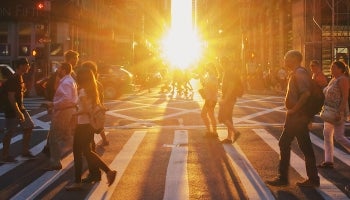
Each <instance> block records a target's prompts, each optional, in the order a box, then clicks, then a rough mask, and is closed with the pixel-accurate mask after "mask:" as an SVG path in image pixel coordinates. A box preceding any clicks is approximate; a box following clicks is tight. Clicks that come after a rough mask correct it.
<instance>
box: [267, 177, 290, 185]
mask: <svg viewBox="0 0 350 200" xmlns="http://www.w3.org/2000/svg"><path fill="white" fill-rule="evenodd" d="M266 183H267V184H269V185H272V186H287V185H288V184H289V182H288V180H286V179H283V178H281V177H276V178H274V179H272V180H270V181H266Z"/></svg>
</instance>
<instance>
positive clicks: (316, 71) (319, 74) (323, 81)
mask: <svg viewBox="0 0 350 200" xmlns="http://www.w3.org/2000/svg"><path fill="white" fill-rule="evenodd" d="M310 70H311V72H312V79H314V80H315V81H316V83H317V84H318V85H319V86H320V87H322V88H324V87H326V86H327V84H328V80H327V77H326V75H324V73H323V71H322V66H321V64H320V62H319V61H318V60H312V61H310Z"/></svg>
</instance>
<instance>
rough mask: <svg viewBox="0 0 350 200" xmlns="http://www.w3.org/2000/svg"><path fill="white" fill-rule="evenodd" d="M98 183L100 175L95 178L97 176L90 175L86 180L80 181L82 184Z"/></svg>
mask: <svg viewBox="0 0 350 200" xmlns="http://www.w3.org/2000/svg"><path fill="white" fill-rule="evenodd" d="M99 181H101V175H100V176H97V175H91V174H89V175H88V176H87V177H86V178H83V179H82V180H81V182H82V183H95V182H99Z"/></svg>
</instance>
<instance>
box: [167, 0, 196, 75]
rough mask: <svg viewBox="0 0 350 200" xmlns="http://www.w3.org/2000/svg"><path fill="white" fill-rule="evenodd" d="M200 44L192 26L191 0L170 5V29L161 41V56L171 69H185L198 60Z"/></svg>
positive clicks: (175, 0)
mask: <svg viewBox="0 0 350 200" xmlns="http://www.w3.org/2000/svg"><path fill="white" fill-rule="evenodd" d="M201 53H202V43H201V41H200V38H199V36H198V34H197V32H196V31H195V27H194V26H193V25H192V0H174V1H172V3H171V28H170V30H169V32H168V34H167V35H166V36H165V37H164V38H163V41H162V56H163V58H164V59H165V60H166V61H167V62H170V64H171V65H172V66H173V67H177V68H181V69H184V68H187V67H189V66H191V64H193V63H195V62H196V61H198V59H200V56H201Z"/></svg>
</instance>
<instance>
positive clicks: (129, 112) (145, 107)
mask: <svg viewBox="0 0 350 200" xmlns="http://www.w3.org/2000/svg"><path fill="white" fill-rule="evenodd" d="M42 102H43V100H42V99H40V98H28V99H26V100H25V104H26V106H27V108H28V109H29V110H30V113H31V115H32V116H33V119H34V121H35V124H36V127H35V130H34V133H33V138H32V143H31V148H32V152H33V153H35V154H38V158H37V159H36V160H32V161H19V162H17V163H15V164H0V199H146V200H147V199H152V200H153V199H181V200H182V199H218V200H219V199H220V200H222V199H349V196H347V194H346V193H345V191H344V186H345V185H346V184H348V183H350V173H349V165H350V159H349V154H348V153H346V151H345V150H344V149H343V148H342V147H340V146H339V145H338V144H335V145H336V149H335V169H334V170H319V174H320V177H321V187H320V188H318V189H313V188H311V189H303V188H299V187H297V186H295V183H296V182H297V181H300V180H303V178H305V176H306V172H305V166H304V160H303V159H304V158H303V155H302V153H301V152H300V150H299V148H298V146H297V143H296V142H295V143H293V145H292V152H293V153H292V158H291V168H290V185H289V186H287V187H271V186H268V185H266V184H265V183H264V182H265V181H266V180H268V179H271V178H273V177H274V176H275V175H276V172H277V164H278V159H279V154H278V152H279V149H278V138H279V136H280V133H281V131H282V126H283V121H284V112H285V110H284V107H283V97H282V96H280V95H263V94H260V95H257V94H245V95H244V96H243V97H242V98H240V99H239V101H238V102H237V105H236V107H235V109H234V122H235V125H236V128H237V129H238V130H239V131H240V132H241V136H240V137H239V139H238V140H237V141H236V143H234V144H233V145H229V144H225V145H223V144H221V143H220V140H221V139H223V138H224V137H225V135H226V129H225V127H224V126H222V125H221V124H220V125H219V127H218V129H219V135H220V137H219V138H218V139H208V138H204V137H203V134H204V133H205V128H204V126H203V123H202V121H201V119H200V109H201V107H202V105H203V101H202V100H201V99H200V97H199V95H198V94H197V93H196V92H194V93H193V94H189V95H187V96H176V95H174V96H173V95H171V94H166V93H159V92H158V90H155V89H154V90H152V91H151V92H148V91H147V90H145V91H140V92H135V93H134V94H131V95H128V96H124V97H123V98H122V99H120V100H109V101H107V102H106V105H107V107H108V108H109V111H108V113H107V114H108V117H107V122H106V130H107V134H108V135H107V138H108V140H109V142H110V144H109V145H108V146H98V148H97V151H98V153H99V154H100V155H101V156H102V158H103V160H104V161H105V162H106V163H107V164H109V166H110V167H111V168H113V169H116V170H117V171H118V175H117V179H116V181H115V183H114V184H113V185H112V186H110V187H108V186H107V184H106V183H107V181H106V177H105V176H104V175H103V176H102V180H101V181H100V183H96V184H89V185H84V189H83V190H82V191H77V192H68V191H66V190H65V189H64V187H65V186H66V185H67V184H70V183H71V182H72V180H73V177H74V167H73V164H72V162H73V155H72V154H71V152H68V153H67V154H66V155H64V157H63V160H62V164H63V169H62V170H59V171H51V172H45V171H43V170H42V168H43V167H44V166H45V164H46V162H47V158H46V157H45V156H43V155H41V154H39V152H40V151H41V149H42V147H43V146H44V145H45V138H46V134H47V130H48V128H49V124H50V118H49V116H48V115H47V112H46V111H45V109H44V108H40V105H41V103H42ZM216 112H217V108H216ZM1 123H3V118H2V117H1V115H0V124H1ZM310 135H311V139H312V142H313V144H314V150H315V154H316V158H317V161H318V162H322V161H323V137H322V121H321V120H320V119H319V118H318V117H317V116H316V117H315V120H314V123H313V129H312V130H311V132H310ZM0 137H1V138H2V137H3V134H0ZM99 140H100V137H99V135H96V137H95V141H96V142H97V143H100V141H99ZM0 148H1V149H2V143H0ZM20 150H21V135H18V136H14V138H13V142H12V144H11V153H12V154H13V155H16V156H17V155H19V154H20ZM18 159H21V158H20V157H18Z"/></svg>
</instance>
